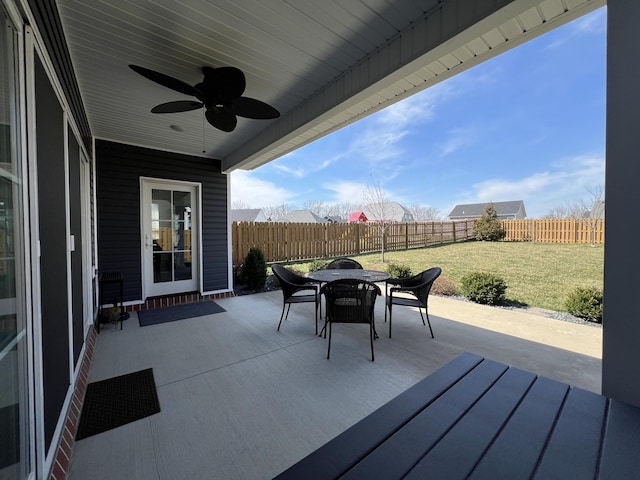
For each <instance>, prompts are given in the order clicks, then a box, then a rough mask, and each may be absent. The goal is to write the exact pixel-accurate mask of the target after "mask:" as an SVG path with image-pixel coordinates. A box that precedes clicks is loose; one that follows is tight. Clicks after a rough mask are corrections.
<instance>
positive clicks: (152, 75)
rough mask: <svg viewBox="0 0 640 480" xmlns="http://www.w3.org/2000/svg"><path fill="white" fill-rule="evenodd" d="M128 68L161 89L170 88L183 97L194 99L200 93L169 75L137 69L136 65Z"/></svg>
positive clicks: (142, 68)
mask: <svg viewBox="0 0 640 480" xmlns="http://www.w3.org/2000/svg"><path fill="white" fill-rule="evenodd" d="M129 68H131V70H133V71H134V72H136V73H139V74H140V75H142V76H143V77H145V78H148V79H149V80H151V81H152V82H156V83H158V84H160V85H162V86H163V87H167V88H170V89H171V90H175V91H176V92H180V93H184V94H185V95H191V96H194V97H198V96H199V95H200V94H201V93H200V91H199V90H198V89H196V88H195V87H192V86H191V85H189V84H188V83H185V82H183V81H182V80H178V79H177V78H173V77H170V76H169V75H165V74H164V73H160V72H155V71H153V70H149V69H148V68H144V67H139V66H138V65H129Z"/></svg>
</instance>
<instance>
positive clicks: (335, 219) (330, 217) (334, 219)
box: [324, 215, 344, 223]
mask: <svg viewBox="0 0 640 480" xmlns="http://www.w3.org/2000/svg"><path fill="white" fill-rule="evenodd" d="M324 218H325V220H327V221H328V222H329V223H342V222H344V220H343V219H342V217H341V216H340V215H328V216H326V217H324Z"/></svg>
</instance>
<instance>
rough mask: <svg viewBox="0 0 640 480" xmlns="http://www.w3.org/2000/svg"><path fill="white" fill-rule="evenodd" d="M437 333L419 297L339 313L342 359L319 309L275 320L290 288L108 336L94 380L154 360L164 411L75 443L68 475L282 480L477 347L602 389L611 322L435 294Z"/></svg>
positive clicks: (102, 339)
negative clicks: (321, 330) (364, 316)
mask: <svg viewBox="0 0 640 480" xmlns="http://www.w3.org/2000/svg"><path fill="white" fill-rule="evenodd" d="M429 301H430V310H429V311H430V318H431V323H432V326H433V330H434V333H435V339H431V337H430V335H429V331H428V328H426V327H424V326H423V325H422V322H421V321H420V316H419V314H418V313H417V311H416V310H415V309H410V308H406V307H401V308H396V309H394V322H393V338H392V339H389V338H388V328H387V325H385V323H384V309H383V305H384V301H383V299H382V298H380V299H378V301H377V304H376V325H377V331H378V333H379V335H380V338H379V339H378V340H376V342H375V356H376V360H375V362H371V357H370V349H369V338H368V331H367V327H366V326H364V325H336V326H334V330H333V339H332V345H331V359H329V360H327V359H326V353H327V340H326V339H324V338H321V337H318V336H316V335H315V334H314V330H315V327H314V322H313V307H312V306H311V305H309V304H301V305H293V306H292V308H291V313H290V314H289V320H288V321H287V322H283V325H282V328H281V330H280V332H277V331H276V327H277V324H278V319H279V317H280V311H281V308H282V294H281V292H279V291H275V292H269V293H261V294H255V295H247V296H240V297H234V298H228V299H221V300H217V302H218V303H219V304H220V305H221V306H222V307H224V308H225V310H226V312H225V313H218V314H215V315H208V316H203V317H195V318H190V319H186V320H180V321H176V322H171V323H165V324H160V325H154V326H148V327H140V326H139V325H138V320H137V316H136V314H135V313H133V314H132V315H131V318H130V319H129V320H127V321H125V322H124V329H123V330H122V331H120V330H118V329H115V328H113V327H111V326H107V327H106V328H104V329H103V330H102V332H101V333H100V335H99V336H98V339H97V344H96V348H95V352H94V357H93V364H92V367H91V371H90V377H89V381H90V382H94V381H98V380H103V379H107V378H110V377H114V376H117V375H122V374H125V373H130V372H134V371H137V370H142V369H146V368H150V367H151V368H153V372H154V376H155V381H156V385H157V387H158V396H159V400H160V407H161V412H160V413H158V414H156V415H152V416H150V417H147V418H145V419H142V420H138V421H136V422H133V423H130V424H128V425H124V426H122V427H119V428H116V429H113V430H110V431H107V432H104V433H101V434H98V435H95V436H93V437H89V438H86V439H83V440H80V441H77V442H76V443H75V447H74V452H73V455H72V459H71V467H70V474H69V477H68V478H71V479H75V480H84V479H87V478H91V479H96V480H97V479H109V480H111V479H114V478H127V479H144V480H146V479H150V480H151V479H163V480H164V479H167V480H168V479H172V480H173V479H218V478H219V479H236V478H237V479H240V478H241V479H262V478H272V477H273V476H275V475H277V474H278V473H280V472H281V471H282V470H284V469H286V468H287V467H289V466H290V465H292V464H293V463H295V462H296V461H298V460H300V459H301V458H303V457H304V456H306V455H307V454H308V453H310V452H312V451H313V450H315V449H316V448H318V447H319V446H321V445H322V444H324V443H326V442H327V441H329V440H330V439H332V438H333V437H335V436H336V435H338V434H339V433H341V432H342V431H344V430H345V429H347V428H348V427H350V426H351V425H353V424H354V423H356V422H357V421H359V420H360V419H362V418H364V417H365V416H366V415H368V414H369V413H371V412H372V411H374V410H375V409H377V408H378V407H380V406H381V405H383V404H384V403H386V402H387V401H389V400H390V399H391V398H393V397H395V396H396V395H398V394H399V393H401V392H403V391H404V390H406V389H407V388H409V387H410V386H412V385H414V384H415V383H417V382H418V381H419V380H421V379H423V378H424V377H425V376H427V375H429V374H430V373H431V372H433V371H434V370H436V369H437V368H438V367H440V366H442V365H443V364H445V363H447V362H448V361H450V360H452V359H453V358H454V357H456V356H457V355H458V354H460V353H462V352H464V351H467V352H471V353H476V354H478V355H481V356H484V357H487V358H491V359H494V360H497V361H500V362H503V363H506V364H509V365H512V366H515V367H518V368H522V369H525V370H529V371H532V372H534V373H536V374H539V375H542V376H546V377H550V378H552V379H555V380H558V381H561V382H565V383H569V384H572V385H574V386H577V387H581V388H584V389H587V390H590V391H593V392H597V393H599V392H600V376H601V349H602V330H601V329H600V328H598V327H593V326H589V325H580V324H573V323H568V322H563V321H560V320H555V319H551V318H547V317H545V316H542V315H533V314H531V313H528V312H525V311H520V310H504V309H499V308H494V307H487V306H481V305H476V304H472V303H467V302H463V301H460V300H455V299H450V298H445V297H437V296H432V297H431V298H430V300H429Z"/></svg>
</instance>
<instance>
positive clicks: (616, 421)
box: [600, 400, 640, 480]
mask: <svg viewBox="0 0 640 480" xmlns="http://www.w3.org/2000/svg"><path fill="white" fill-rule="evenodd" d="M607 420H608V421H607V427H606V429H605V438H604V444H603V446H602V461H601V464H600V478H601V479H603V480H607V479H612V480H621V479H632V478H633V479H636V478H638V477H640V409H638V408H635V407H631V406H629V405H626V404H624V403H621V402H618V401H617V400H611V402H610V404H609V415H608V418H607Z"/></svg>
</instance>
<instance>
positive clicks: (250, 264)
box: [240, 247, 267, 290]
mask: <svg viewBox="0 0 640 480" xmlns="http://www.w3.org/2000/svg"><path fill="white" fill-rule="evenodd" d="M266 280H267V262H266V261H265V259H264V253H262V250H260V248H258V247H251V248H250V249H249V252H248V253H247V256H246V257H245V259H244V263H243V264H242V269H241V271H240V281H241V282H242V283H243V284H245V285H246V286H247V287H249V288H250V289H252V290H257V289H259V288H262V287H264V282H265V281H266Z"/></svg>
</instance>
